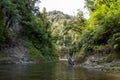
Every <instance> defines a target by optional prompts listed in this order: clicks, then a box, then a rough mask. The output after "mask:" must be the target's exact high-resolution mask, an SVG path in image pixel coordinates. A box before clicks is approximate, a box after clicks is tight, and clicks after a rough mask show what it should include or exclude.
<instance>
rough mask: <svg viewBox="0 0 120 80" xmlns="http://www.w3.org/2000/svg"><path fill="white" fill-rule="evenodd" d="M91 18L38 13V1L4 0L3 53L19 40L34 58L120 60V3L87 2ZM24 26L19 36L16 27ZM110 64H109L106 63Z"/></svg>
mask: <svg viewBox="0 0 120 80" xmlns="http://www.w3.org/2000/svg"><path fill="white" fill-rule="evenodd" d="M85 1H86V8H88V10H89V13H90V18H89V19H86V18H84V14H83V12H82V11H78V14H77V15H76V16H70V15H67V14H64V13H63V12H60V11H51V12H48V13H47V12H46V9H45V8H44V9H43V11H42V12H39V8H38V6H35V4H36V3H38V2H40V1H39V0H20V1H16V0H1V2H0V44H1V45H0V49H2V48H5V46H3V45H6V44H11V42H13V41H14V40H15V36H16V35H19V36H18V37H16V38H21V39H23V40H24V41H25V44H24V46H25V47H26V48H28V49H29V53H30V57H31V58H40V59H47V60H51V59H52V60H54V59H57V58H58V53H59V54H60V55H63V56H64V54H65V55H66V54H68V53H69V55H70V56H73V53H75V54H76V59H77V60H81V59H80V58H85V57H86V56H89V55H91V54H97V53H98V54H102V55H106V54H107V55H108V57H107V58H106V59H108V61H109V60H114V59H119V56H120V55H119V51H120V26H119V25H120V5H119V4H120V0H85ZM18 26H19V27H20V26H22V27H21V30H20V31H18V33H17V32H16V30H15V29H14V28H15V27H16V28H18ZM111 58H112V59H111ZM106 61H107V60H106Z"/></svg>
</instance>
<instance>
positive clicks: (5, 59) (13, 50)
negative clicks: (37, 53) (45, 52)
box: [0, 23, 29, 63]
mask: <svg viewBox="0 0 120 80" xmlns="http://www.w3.org/2000/svg"><path fill="white" fill-rule="evenodd" d="M21 29H22V26H21V25H20V24H19V23H16V25H15V26H13V27H12V28H10V31H11V33H12V36H11V38H9V39H8V40H6V42H5V43H3V44H2V45H0V63H24V62H26V61H27V60H28V53H29V51H28V49H26V48H25V47H24V43H25V41H24V39H23V37H22V36H21Z"/></svg>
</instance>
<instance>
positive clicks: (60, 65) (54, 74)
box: [0, 62, 120, 80]
mask: <svg viewBox="0 0 120 80" xmlns="http://www.w3.org/2000/svg"><path fill="white" fill-rule="evenodd" d="M0 80H120V77H119V75H118V74H117V75H113V74H109V73H103V72H99V71H95V70H87V69H84V68H81V67H73V66H71V65H69V64H68V62H57V63H55V62H47V63H41V64H22V65H21V64H17V65H0Z"/></svg>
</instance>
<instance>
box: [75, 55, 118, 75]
mask: <svg viewBox="0 0 120 80" xmlns="http://www.w3.org/2000/svg"><path fill="white" fill-rule="evenodd" d="M106 57H107V56H104V57H103V56H98V55H97V56H96V55H92V56H89V57H87V58H86V60H85V61H84V62H82V63H76V64H75V65H74V66H75V67H77V66H80V67H84V68H87V69H93V70H98V71H104V72H113V73H116V72H120V60H118V59H114V60H113V61H106Z"/></svg>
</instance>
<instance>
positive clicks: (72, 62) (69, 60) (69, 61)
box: [68, 57, 74, 65]
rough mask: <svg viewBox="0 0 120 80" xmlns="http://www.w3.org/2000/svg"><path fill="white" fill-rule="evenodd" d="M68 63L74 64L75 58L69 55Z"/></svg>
mask: <svg viewBox="0 0 120 80" xmlns="http://www.w3.org/2000/svg"><path fill="white" fill-rule="evenodd" d="M68 63H69V64H71V65H74V60H73V59H72V58H71V57H68Z"/></svg>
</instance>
